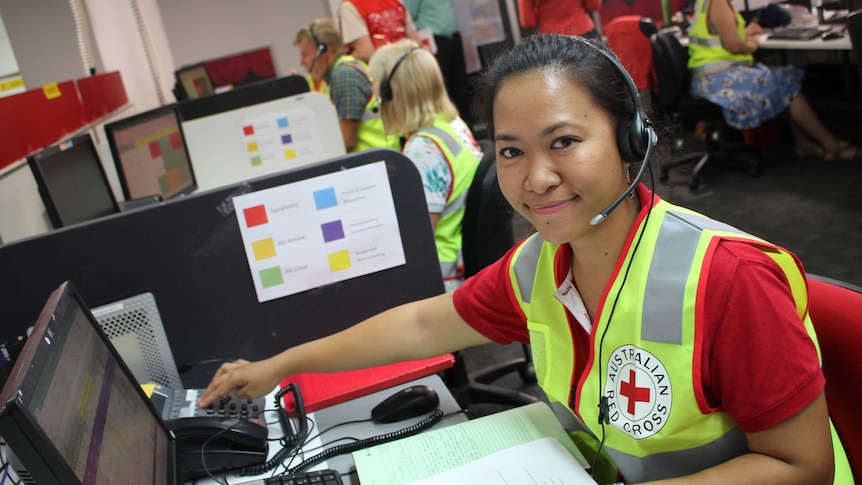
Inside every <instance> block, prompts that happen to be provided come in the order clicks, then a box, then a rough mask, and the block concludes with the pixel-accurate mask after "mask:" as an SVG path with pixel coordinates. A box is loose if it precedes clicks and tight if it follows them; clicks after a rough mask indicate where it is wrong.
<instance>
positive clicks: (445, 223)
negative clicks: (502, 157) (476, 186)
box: [369, 39, 482, 290]
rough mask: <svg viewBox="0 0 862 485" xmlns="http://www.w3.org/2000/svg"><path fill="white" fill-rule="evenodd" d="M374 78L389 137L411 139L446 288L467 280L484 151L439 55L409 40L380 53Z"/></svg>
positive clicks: (408, 149)
mask: <svg viewBox="0 0 862 485" xmlns="http://www.w3.org/2000/svg"><path fill="white" fill-rule="evenodd" d="M369 67H370V69H371V77H372V78H373V79H374V90H375V92H376V93H377V95H378V97H379V99H380V115H381V117H382V118H383V125H384V126H385V130H386V134H387V135H397V136H400V137H404V138H406V140H407V141H406V142H405V144H404V149H403V150H402V152H403V153H404V155H406V156H407V157H408V158H409V159H410V160H411V161H413V163H414V164H416V168H418V169H419V173H420V174H421V176H422V184H423V185H424V188H425V199H426V201H427V203H428V212H429V214H430V215H431V225H432V227H433V228H434V238H435V241H436V244H437V255H438V257H439V258H440V269H441V271H442V272H443V280H444V282H445V283H446V289H447V290H450V289H454V288H456V287H457V286H458V285H459V284H460V283H461V281H463V277H464V269H463V260H462V257H461V221H462V220H463V218H464V200H465V198H466V194H467V188H468V187H469V186H470V182H472V180H473V174H475V172H476V167H477V166H478V164H479V160H480V159H481V158H482V151H481V150H480V149H479V144H478V143H476V139H475V138H473V134H472V133H470V129H469V128H468V127H467V125H466V123H464V121H463V120H461V118H460V117H459V116H458V110H457V109H456V108H455V105H454V104H452V101H450V100H449V96H448V95H447V94H446V85H445V83H444V81H443V76H442V74H441V73H440V67H439V66H438V65H437V60H436V59H435V58H434V55H433V54H431V53H430V52H428V51H427V50H425V49H420V48H419V46H418V45H417V44H416V43H415V42H413V41H412V40H409V39H404V40H400V41H398V42H395V43H393V44H389V45H386V46H383V47H381V48H379V49H378V50H377V51H376V52H375V53H374V55H373V56H372V57H371V61H370V65H369Z"/></svg>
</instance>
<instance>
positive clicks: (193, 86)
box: [174, 64, 214, 99]
mask: <svg viewBox="0 0 862 485" xmlns="http://www.w3.org/2000/svg"><path fill="white" fill-rule="evenodd" d="M174 74H175V75H176V77H177V82H178V83H179V85H180V87H181V88H182V91H183V94H184V95H185V99H197V98H200V97H203V96H208V95H210V94H213V92H214V90H213V85H212V82H210V77H209V74H207V69H206V66H204V65H203V64H198V65H195V66H189V67H184V68H182V69H178V70H177V71H176V72H175V73H174Z"/></svg>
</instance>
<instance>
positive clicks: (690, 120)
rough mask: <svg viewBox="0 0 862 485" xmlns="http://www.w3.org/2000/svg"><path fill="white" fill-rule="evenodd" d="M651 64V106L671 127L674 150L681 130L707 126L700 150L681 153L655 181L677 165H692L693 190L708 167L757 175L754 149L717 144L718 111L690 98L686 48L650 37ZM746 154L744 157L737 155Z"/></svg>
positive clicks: (669, 37) (663, 36)
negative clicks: (654, 86) (727, 167)
mask: <svg viewBox="0 0 862 485" xmlns="http://www.w3.org/2000/svg"><path fill="white" fill-rule="evenodd" d="M650 43H651V45H652V54H653V62H654V63H655V71H656V78H657V84H658V92H657V93H656V96H655V99H654V103H653V106H654V107H656V108H657V111H658V115H659V119H663V120H664V121H665V122H667V123H669V124H670V126H671V127H672V128H673V131H674V135H675V137H676V138H675V140H674V145H675V147H676V148H678V149H679V148H682V147H683V146H684V145H685V143H684V141H683V127H684V126H686V125H693V124H695V123H696V122H698V121H705V122H707V123H708V126H709V129H708V131H707V135H706V146H705V149H704V150H702V151H683V152H682V153H681V154H680V155H679V156H676V157H674V158H673V159H672V160H670V161H669V162H666V163H663V164H662V165H661V168H660V174H659V180H661V181H663V182H666V181H667V180H668V174H669V173H670V170H671V169H673V168H676V167H679V166H681V165H686V164H690V163H695V167H694V169H693V170H692V171H691V180H690V182H689V187H690V188H691V189H692V190H697V188H698V187H699V186H700V182H701V176H702V174H703V171H704V170H705V169H706V167H707V166H708V165H709V164H715V163H722V164H723V165H724V164H726V165H731V166H741V167H742V168H745V169H747V170H748V172H749V173H750V174H751V175H752V176H755V175H759V174H760V171H761V170H760V153H759V150H758V149H757V147H751V146H739V147H725V146H723V144H722V142H721V133H720V132H719V124H720V122H721V120H722V115H721V108H720V107H719V106H718V105H716V104H713V103H711V102H709V101H707V100H706V99H702V98H693V97H692V96H691V94H690V91H689V87H690V84H691V75H690V73H689V70H688V49H687V48H686V47H683V45H682V44H680V42H679V40H678V39H677V38H676V36H674V34H673V33H671V32H659V33H657V34H655V35H653V36H652V37H651V38H650ZM744 152H749V153H748V156H739V155H741V154H744Z"/></svg>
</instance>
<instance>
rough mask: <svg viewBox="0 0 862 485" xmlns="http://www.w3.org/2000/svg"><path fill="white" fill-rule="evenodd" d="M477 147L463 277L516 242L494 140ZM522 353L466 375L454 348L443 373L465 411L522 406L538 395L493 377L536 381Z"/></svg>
mask: <svg viewBox="0 0 862 485" xmlns="http://www.w3.org/2000/svg"><path fill="white" fill-rule="evenodd" d="M479 145H480V146H481V148H482V151H483V152H484V155H483V157H482V160H481V161H480V162H479V167H478V168H477V169H476V175H475V176H474V177H473V183H472V184H471V185H470V188H469V189H468V190H467V199H466V202H465V206H464V220H463V222H462V227H461V251H462V253H463V255H464V275H465V276H466V277H467V278H469V277H471V276H473V275H475V274H476V273H478V272H479V271H481V270H482V268H484V267H486V266H488V265H489V264H492V263H494V262H495V261H497V260H498V259H500V257H502V256H503V255H504V254H506V252H507V251H509V250H510V249H512V246H514V245H515V238H514V233H513V231H512V216H513V212H514V211H513V209H512V206H510V205H509V203H508V202H506V199H505V198H504V197H503V192H502V191H501V190H500V184H499V183H498V181H497V166H496V162H495V159H496V157H495V153H494V143H493V142H492V141H491V140H487V139H480V140H479ZM490 345H493V344H490ZM523 353H524V356H523V357H517V358H514V359H510V360H508V361H506V362H503V363H501V364H495V365H490V366H487V367H484V368H481V369H479V370H477V371H474V372H470V373H468V372H467V366H466V363H465V362H464V353H463V352H455V354H454V355H455V365H454V366H453V367H452V368H451V369H448V370H447V371H446V372H445V374H444V376H445V380H446V384H447V386H448V387H449V388H450V389H451V390H452V395H453V396H455V399H456V400H457V401H458V404H460V405H461V407H462V408H464V409H466V408H467V407H468V406H470V405H471V404H474V403H484V404H498V405H504V406H521V405H524V404H530V403H532V402H536V401H538V398H536V397H535V396H533V395H531V394H528V393H525V392H520V391H518V390H515V389H510V388H508V387H503V386H499V385H495V384H494V381H496V380H498V379H500V378H501V377H503V376H505V375H507V374H511V373H515V372H517V373H518V375H519V376H520V377H521V380H522V381H523V382H524V384H528V385H533V384H535V383H536V372H535V369H534V368H533V362H532V360H531V359H530V350H529V347H528V346H527V345H523Z"/></svg>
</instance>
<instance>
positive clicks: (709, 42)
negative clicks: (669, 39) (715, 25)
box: [688, 37, 721, 47]
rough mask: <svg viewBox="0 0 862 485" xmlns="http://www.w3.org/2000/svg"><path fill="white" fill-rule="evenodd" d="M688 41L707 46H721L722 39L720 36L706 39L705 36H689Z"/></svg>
mask: <svg viewBox="0 0 862 485" xmlns="http://www.w3.org/2000/svg"><path fill="white" fill-rule="evenodd" d="M688 43H689V44H695V45H702V46H705V47H721V39H720V38H718V37H715V38H712V39H704V38H703V37H689V38H688Z"/></svg>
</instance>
